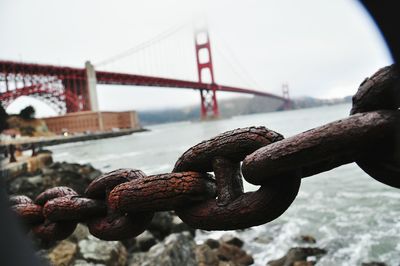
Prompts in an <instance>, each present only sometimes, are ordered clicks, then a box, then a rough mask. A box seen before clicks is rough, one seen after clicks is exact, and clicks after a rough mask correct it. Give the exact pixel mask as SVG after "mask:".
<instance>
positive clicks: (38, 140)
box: [0, 128, 150, 151]
mask: <svg viewBox="0 0 400 266" xmlns="http://www.w3.org/2000/svg"><path fill="white" fill-rule="evenodd" d="M145 131H150V130H149V129H146V128H139V129H121V130H119V131H108V132H99V133H91V134H82V135H71V136H55V137H31V138H23V139H21V140H18V139H13V140H10V141H2V142H0V151H4V150H6V149H7V147H8V146H9V145H21V148H22V149H23V150H28V149H31V148H32V145H35V147H45V146H54V145H59V144H65V143H71V142H78V141H88V140H96V139H105V138H113V137H120V136H125V135H130V134H133V133H139V132H145ZM24 146H25V147H24Z"/></svg>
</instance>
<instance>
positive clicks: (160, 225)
mask: <svg viewBox="0 0 400 266" xmlns="http://www.w3.org/2000/svg"><path fill="white" fill-rule="evenodd" d="M172 220H173V217H172V215H171V213H170V212H156V213H155V214H154V217H153V220H152V221H151V223H150V225H149V227H148V228H147V229H148V230H149V231H150V232H151V233H152V234H153V235H154V236H155V237H156V238H158V239H159V240H163V239H164V238H165V237H166V236H167V235H169V233H170V232H171V228H172Z"/></svg>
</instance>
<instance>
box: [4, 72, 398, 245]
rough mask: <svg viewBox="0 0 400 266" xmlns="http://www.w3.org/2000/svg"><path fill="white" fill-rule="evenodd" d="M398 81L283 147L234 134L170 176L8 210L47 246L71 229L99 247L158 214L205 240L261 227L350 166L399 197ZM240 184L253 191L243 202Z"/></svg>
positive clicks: (363, 88) (107, 178) (66, 192)
mask: <svg viewBox="0 0 400 266" xmlns="http://www.w3.org/2000/svg"><path fill="white" fill-rule="evenodd" d="M399 80H400V79H399V75H398V72H397V70H396V67H395V66H394V65H392V66H389V67H386V68H383V69H381V70H379V71H378V72H377V73H375V74H374V75H373V76H372V77H371V78H369V79H367V80H365V81H364V82H363V83H362V84H361V85H360V88H359V90H358V92H357V94H356V95H355V96H354V97H353V108H352V110H351V116H350V117H348V118H345V119H342V120H338V121H334V122H332V123H329V124H326V125H324V126H321V127H317V128H314V129H311V130H308V131H306V132H303V133H300V134H298V135H295V136H293V137H290V138H287V139H284V138H283V136H282V135H280V134H279V133H277V132H274V131H272V130H269V129H267V128H265V127H248V128H241V129H236V130H233V131H228V132H225V133H223V134H220V135H218V136H216V137H214V138H212V139H210V140H207V141H203V142H201V143H199V144H197V145H196V146H193V147H192V148H190V149H189V150H187V151H186V152H185V153H184V154H183V155H182V156H181V157H180V158H179V159H178V161H177V162H176V164H175V167H174V170H173V172H172V173H167V174H159V175H152V176H146V175H145V174H144V173H143V172H142V171H140V170H133V169H118V170H115V171H112V172H109V173H106V174H103V175H101V176H99V177H98V178H96V179H95V180H94V181H93V182H92V183H91V184H90V185H89V186H88V187H87V189H86V191H85V195H84V196H82V195H78V194H77V193H76V192H75V191H74V190H72V189H71V188H68V187H56V188H51V189H48V190H46V191H44V192H43V193H41V194H40V195H38V196H37V197H36V199H35V200H34V201H33V200H31V199H30V198H28V197H26V196H12V197H11V198H10V204H11V206H12V209H13V210H14V212H15V213H16V214H17V215H18V216H19V217H20V218H21V219H22V220H23V221H24V223H25V224H27V225H28V228H29V229H31V230H32V232H33V233H34V234H35V235H36V236H37V237H38V238H41V239H43V240H45V241H54V240H61V239H64V238H66V237H68V236H69V235H70V234H71V233H72V232H73V231H74V229H75V227H76V225H77V223H78V222H81V223H86V224H87V226H88V228H89V231H90V233H91V234H93V235H94V236H96V237H98V238H100V239H104V240H121V239H126V238H132V237H135V236H137V235H139V234H140V233H142V232H143V231H144V230H145V229H146V227H147V226H148V225H149V223H150V222H151V219H152V217H153V215H154V212H157V211H169V210H174V211H175V212H176V213H177V214H178V216H179V217H180V218H181V219H182V220H183V221H184V222H186V223H187V224H189V225H190V226H192V227H193V228H199V229H204V230H230V229H243V228H247V227H250V226H255V225H260V224H264V223H267V222H269V221H272V220H274V219H276V218H277V217H279V216H280V215H281V214H282V213H284V212H285V211H286V210H287V208H289V206H290V205H291V203H292V202H293V200H294V199H295V198H296V195H297V193H298V190H299V187H300V181H301V178H304V177H307V176H311V175H315V174H317V173H321V172H323V171H327V170H330V169H333V168H335V167H338V166H340V165H343V164H346V163H350V162H356V163H357V164H358V165H359V166H360V167H361V168H362V169H363V170H364V171H365V172H366V173H368V174H369V175H370V176H372V177H373V178H375V179H376V180H378V181H381V182H383V183H385V184H387V185H390V186H393V187H396V188H400V175H399V174H400V163H399V158H400V157H399V156H398V154H397V152H398V151H399V145H398V144H399V134H398V132H400V131H399V128H398V127H399V125H400V124H399V122H400V112H399V110H398V107H399V105H398V103H399V95H400V93H399V92H400V90H399V88H398V83H399ZM241 162H242V165H241ZM210 172H213V173H214V176H212V175H211V174H209V173H210ZM242 174H243V178H244V179H245V180H246V181H248V182H250V183H252V184H255V185H260V188H259V189H258V190H257V191H255V192H247V193H244V191H243V181H242Z"/></svg>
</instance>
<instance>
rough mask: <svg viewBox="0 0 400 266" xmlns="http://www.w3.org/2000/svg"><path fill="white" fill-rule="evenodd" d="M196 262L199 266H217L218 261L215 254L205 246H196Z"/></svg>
mask: <svg viewBox="0 0 400 266" xmlns="http://www.w3.org/2000/svg"><path fill="white" fill-rule="evenodd" d="M195 255H196V261H197V263H198V265H199V266H218V265H219V259H218V256H217V254H216V252H213V250H212V249H211V248H210V247H209V246H208V245H206V244H203V245H199V246H196V248H195Z"/></svg>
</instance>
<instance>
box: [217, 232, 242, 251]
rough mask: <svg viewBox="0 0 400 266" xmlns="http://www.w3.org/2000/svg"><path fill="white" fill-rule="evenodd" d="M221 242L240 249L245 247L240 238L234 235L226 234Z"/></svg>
mask: <svg viewBox="0 0 400 266" xmlns="http://www.w3.org/2000/svg"><path fill="white" fill-rule="evenodd" d="M220 241H222V242H225V243H227V244H229V245H234V246H237V247H239V248H241V247H243V244H244V242H243V241H242V240H241V239H239V238H238V237H236V236H234V235H232V234H224V235H223V236H222V237H221V238H220Z"/></svg>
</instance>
